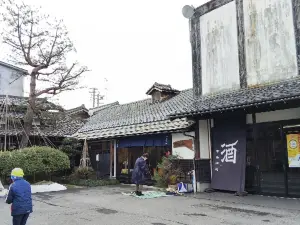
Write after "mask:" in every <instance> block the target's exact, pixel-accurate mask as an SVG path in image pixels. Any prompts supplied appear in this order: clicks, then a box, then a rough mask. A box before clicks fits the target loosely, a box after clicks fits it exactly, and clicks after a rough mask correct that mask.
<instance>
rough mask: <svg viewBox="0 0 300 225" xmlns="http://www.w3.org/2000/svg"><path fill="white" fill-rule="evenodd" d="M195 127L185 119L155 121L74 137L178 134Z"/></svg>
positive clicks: (96, 137)
mask: <svg viewBox="0 0 300 225" xmlns="http://www.w3.org/2000/svg"><path fill="white" fill-rule="evenodd" d="M191 125H193V122H192V121H188V120H186V119H185V118H181V119H175V120H173V121H170V120H162V121H155V122H150V123H141V124H132V125H127V126H120V127H112V128H106V129H100V130H90V131H87V132H77V133H76V134H75V135H74V137H76V138H78V139H85V138H87V139H98V138H104V139H105V138H116V137H122V136H132V135H143V134H154V133H164V132H176V131H180V130H183V129H186V128H188V127H190V126H191Z"/></svg>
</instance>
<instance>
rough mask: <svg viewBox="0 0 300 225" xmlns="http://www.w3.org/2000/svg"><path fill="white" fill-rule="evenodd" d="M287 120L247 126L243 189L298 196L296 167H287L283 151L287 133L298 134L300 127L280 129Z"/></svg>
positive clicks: (299, 173)
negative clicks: (244, 183) (244, 182)
mask: <svg viewBox="0 0 300 225" xmlns="http://www.w3.org/2000/svg"><path fill="white" fill-rule="evenodd" d="M290 123H291V122H290V121H281V122H276V123H275V122H271V123H261V124H254V125H251V126H249V127H248V132H247V167H246V185H245V187H246V191H248V192H250V193H257V194H267V195H277V196H296V197H300V168H299V167H289V163H288V151H287V135H288V134H291V133H292V134H300V127H299V129H298V130H299V131H298V130H295V129H283V127H284V126H285V125H286V124H290ZM299 144H300V139H299ZM299 149H300V148H299ZM299 154H300V151H299Z"/></svg>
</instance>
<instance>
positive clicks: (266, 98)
mask: <svg viewBox="0 0 300 225" xmlns="http://www.w3.org/2000/svg"><path fill="white" fill-rule="evenodd" d="M299 98H300V79H299V78H296V79H291V80H287V81H281V82H277V83H273V84H266V85H260V86H257V87H249V88H243V89H239V90H236V91H230V92H223V93H218V94H211V95H205V96H202V97H201V98H200V99H199V101H198V102H193V101H191V102H190V104H189V106H187V107H186V108H180V109H178V110H177V111H176V112H173V113H172V114H171V115H170V118H173V119H174V118H182V117H185V116H190V115H199V114H202V115H203V114H207V113H213V112H217V111H226V110H233V109H239V108H247V107H252V106H258V105H264V104H270V103H275V102H285V101H288V100H293V99H299Z"/></svg>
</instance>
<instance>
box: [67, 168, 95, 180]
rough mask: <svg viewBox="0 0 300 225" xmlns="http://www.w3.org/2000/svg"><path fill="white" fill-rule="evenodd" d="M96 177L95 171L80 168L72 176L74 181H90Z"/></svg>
mask: <svg viewBox="0 0 300 225" xmlns="http://www.w3.org/2000/svg"><path fill="white" fill-rule="evenodd" d="M93 175H94V170H93V169H91V168H87V167H86V168H78V169H77V170H75V172H74V173H73V174H72V175H71V177H72V178H74V179H90V178H92V176H93Z"/></svg>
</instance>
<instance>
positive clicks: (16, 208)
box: [6, 168, 32, 225]
mask: <svg viewBox="0 0 300 225" xmlns="http://www.w3.org/2000/svg"><path fill="white" fill-rule="evenodd" d="M23 176H24V172H23V170H22V169H20V168H15V169H13V170H12V172H11V179H12V181H13V183H12V184H11V185H10V186H9V191H8V195H7V198H6V203H7V204H12V205H11V216H12V217H13V225H25V224H26V222H27V220H28V217H29V214H30V213H32V197H31V186H30V184H29V183H28V182H27V181H26V180H24V179H23Z"/></svg>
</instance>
